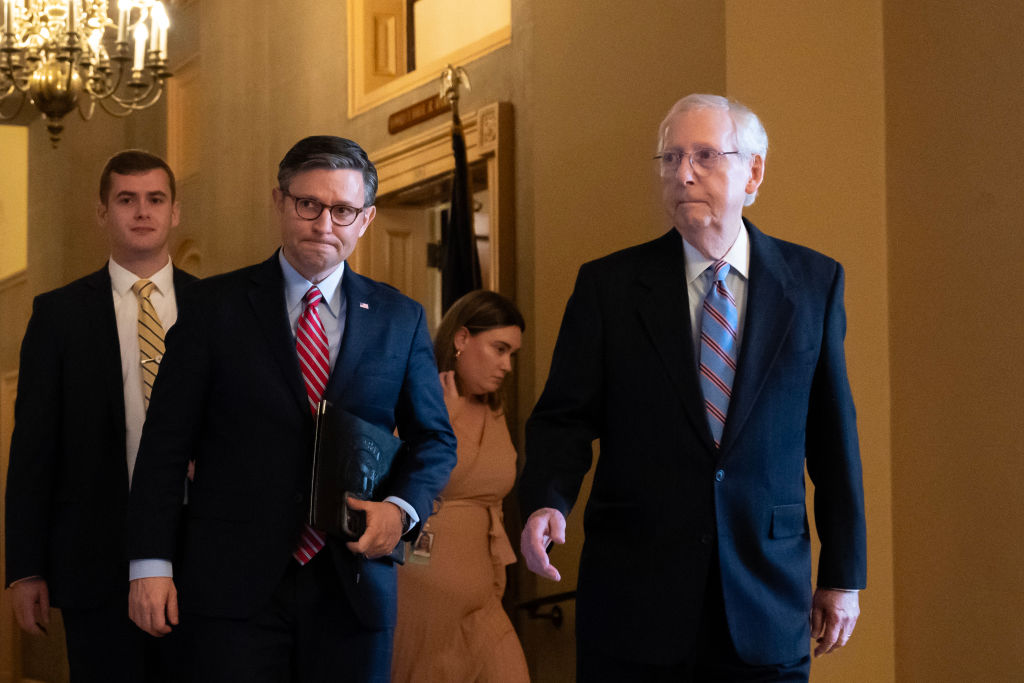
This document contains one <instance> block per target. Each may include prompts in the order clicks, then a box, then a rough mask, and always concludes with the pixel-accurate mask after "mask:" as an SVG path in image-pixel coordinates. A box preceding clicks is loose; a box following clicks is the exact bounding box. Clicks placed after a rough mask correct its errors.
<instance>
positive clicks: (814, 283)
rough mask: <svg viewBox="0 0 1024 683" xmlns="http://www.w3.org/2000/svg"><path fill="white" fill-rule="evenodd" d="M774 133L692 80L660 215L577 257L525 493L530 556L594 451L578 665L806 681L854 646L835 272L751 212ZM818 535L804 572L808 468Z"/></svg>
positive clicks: (839, 296)
mask: <svg viewBox="0 0 1024 683" xmlns="http://www.w3.org/2000/svg"><path fill="white" fill-rule="evenodd" d="M767 148H768V136H767V134H766V133H765V131H764V128H763V127H762V125H761V122H760V121H759V120H758V118H757V116H756V115H754V113H753V112H751V111H750V110H749V109H747V108H746V107H744V106H743V105H741V104H739V103H737V102H733V101H729V100H726V99H725V98H723V97H717V96H711V95H690V96H688V97H685V98H683V99H682V100H680V101H679V102H678V103H676V105H675V106H674V107H673V108H672V110H671V111H670V112H669V114H668V116H666V117H665V120H664V121H663V123H662V125H661V129H660V131H659V147H658V155H657V157H656V158H657V159H658V160H659V166H660V170H661V187H662V200H663V202H664V205H665V210H666V213H667V214H668V217H669V219H670V220H671V221H672V225H673V229H671V230H669V231H668V232H667V233H666V234H665V235H663V236H662V237H660V238H658V239H656V240H653V241H651V242H647V243H646V244H641V245H638V246H635V247H632V248H629V249H625V250H623V251H620V252H617V253H615V254H612V255H610V256H607V257H605V258H602V259H598V260H597V261H593V262H591V263H587V264H584V265H583V266H582V267H581V268H580V272H579V277H578V279H577V281H576V288H575V291H574V292H573V294H572V298H571V299H570V300H569V303H568V305H567V306H566V311H565V317H564V318H563V321H562V329H561V332H560V333H559V337H558V342H557V344H556V346H555V352H554V357H553V358H552V362H551V373H550V375H549V377H548V381H547V385H546V386H545V388H544V392H543V394H542V396H541V397H540V400H539V401H538V403H537V406H536V407H535V408H534V411H533V414H532V416H531V417H530V419H529V421H528V422H527V426H526V466H525V469H524V471H523V475H522V480H521V482H520V485H519V491H520V495H521V498H522V509H523V511H524V512H525V514H528V515H529V518H528V520H527V522H526V525H525V528H524V530H523V536H522V550H523V554H524V556H525V558H526V561H527V566H528V567H529V568H530V569H531V570H533V571H534V572H536V573H538V574H540V575H541V576H545V577H548V578H551V579H554V580H558V579H559V578H560V577H559V573H558V571H557V569H555V567H554V566H552V565H551V563H550V561H549V560H548V556H547V554H546V552H545V549H546V547H547V546H548V544H549V543H550V542H555V543H564V542H565V515H566V514H567V513H568V511H569V509H570V508H571V507H572V506H573V504H574V503H575V502H576V496H577V494H578V493H579V489H580V483H581V481H582V479H583V476H584V474H585V473H586V471H587V470H588V469H589V468H590V466H591V462H592V451H591V445H592V442H593V440H594V439H600V442H601V454H600V457H599V459H598V461H597V469H596V471H595V473H594V482H593V488H592V490H591V494H590V499H589V501H588V502H587V508H586V515H585V517H584V528H585V531H586V540H585V542H584V545H583V553H582V557H581V559H580V574H579V585H578V595H577V618H576V624H577V651H578V660H577V668H578V672H579V680H581V681H584V682H586V681H618V680H645V681H662V680H665V681H668V680H671V681H690V680H695V681H729V682H736V681H754V680H756V681H805V680H807V677H808V670H809V668H810V647H809V643H810V640H811V638H812V637H814V638H816V639H817V641H818V643H817V646H816V648H815V653H816V654H822V653H826V652H830V651H833V650H835V649H836V648H839V647H842V646H843V645H845V644H846V642H847V640H848V639H849V637H850V635H851V634H852V633H853V629H854V626H855V624H856V622H857V616H858V614H859V607H858V596H857V590H858V589H860V588H863V587H864V584H865V579H866V568H865V555H866V551H865V525H864V499H863V490H862V483H861V465H860V454H859V450H858V444H857V427H856V420H855V414H854V408H853V398H852V395H851V392H850V386H849V382H848V380H847V376H846V361H845V357H844V351H843V338H844V336H845V333H846V315H845V312H844V308H843V282H844V277H843V269H842V266H840V265H839V264H838V263H837V262H835V261H833V260H832V259H830V258H828V257H826V256H824V255H822V254H819V253H816V252H814V251H811V250H810V249H807V248H805V247H800V246H797V245H795V244H791V243H788V242H784V241H782V240H779V239H776V238H773V237H770V236H768V235H765V234H764V233H762V232H761V231H759V230H758V229H757V228H756V227H754V225H753V224H752V223H750V222H749V221H747V220H746V219H744V218H743V207H744V206H746V205H749V204H751V203H753V201H754V197H755V196H756V194H757V190H758V188H759V187H760V185H761V182H762V180H763V179H764V168H765V156H766V154H767ZM805 464H806V468H807V472H808V473H809V475H810V477H811V479H812V481H813V482H814V485H815V494H814V506H815V523H816V527H817V532H818V537H819V539H820V540H821V553H820V555H819V558H818V575H817V588H816V590H813V591H812V585H811V540H810V532H809V529H808V518H807V513H806V510H805V504H804V500H805V495H806V494H805V490H804V467H805Z"/></svg>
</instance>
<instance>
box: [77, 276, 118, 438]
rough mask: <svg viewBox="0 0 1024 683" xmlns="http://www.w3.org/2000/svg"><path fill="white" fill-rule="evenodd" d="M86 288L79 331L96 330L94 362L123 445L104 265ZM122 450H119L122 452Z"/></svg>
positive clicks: (112, 318)
mask: <svg viewBox="0 0 1024 683" xmlns="http://www.w3.org/2000/svg"><path fill="white" fill-rule="evenodd" d="M85 283H86V285H87V286H88V288H89V297H88V308H86V309H85V310H82V311H80V312H76V315H80V316H81V318H80V321H81V322H82V324H81V325H80V327H81V329H90V328H92V327H93V326H95V327H96V332H97V334H96V336H95V337H94V338H95V339H96V342H97V345H96V350H97V353H98V354H99V356H98V358H96V362H98V363H101V364H102V367H103V370H102V373H103V376H104V377H105V378H106V387H105V391H106V394H107V396H108V397H109V399H110V401H111V403H113V404H114V409H113V410H112V411H111V412H112V414H113V415H114V416H115V417H114V419H115V421H116V424H115V425H114V431H113V432H112V433H114V434H120V435H121V442H122V443H124V432H125V423H124V377H123V374H122V372H121V342H120V339H119V338H118V336H117V317H116V316H115V315H114V295H113V290H112V289H111V287H112V285H111V282H110V270H109V268H108V266H106V265H104V266H103V267H102V268H100V269H99V270H98V271H96V272H95V273H93V274H91V275H89V276H87V277H86V278H85ZM123 450H124V449H122V452H123Z"/></svg>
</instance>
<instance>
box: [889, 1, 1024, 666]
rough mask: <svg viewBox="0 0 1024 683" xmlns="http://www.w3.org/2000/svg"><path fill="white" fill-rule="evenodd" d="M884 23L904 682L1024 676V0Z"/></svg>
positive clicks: (901, 13)
mask: <svg viewBox="0 0 1024 683" xmlns="http://www.w3.org/2000/svg"><path fill="white" fill-rule="evenodd" d="M885 26H886V35H885V53H886V118H887V123H888V128H887V138H888V145H887V150H888V154H887V159H886V161H887V177H888V222H889V231H888V248H889V257H890V259H889V264H890V267H889V282H890V284H889V289H890V292H891V296H890V306H891V321H892V322H891V329H892V337H891V339H892V341H891V347H892V404H893V411H892V425H893V494H894V496H893V498H894V505H893V529H894V540H895V557H894V560H895V570H896V571H895V576H896V581H895V593H896V624H897V626H898V628H897V631H896V655H897V656H896V672H897V677H898V679H899V680H901V681H941V682H944V681H950V682H953V681H986V683H987V682H990V681H992V682H999V681H1019V680H1021V675H1022V674H1021V672H1022V671H1024V647H1021V645H1022V643H1024V622H1022V620H1021V617H1020V614H1021V610H1022V608H1024V573H1022V569H1021V567H1022V566H1024V544H1022V543H1021V540H1020V539H1021V528H1022V526H1024V511H1022V507H1021V504H1020V499H1021V487H1022V483H1024V440H1022V437H1024V430H1022V428H1021V424H1022V421H1021V408H1022V399H1021V386H1022V385H1024V355H1022V354H1021V352H1020V349H1021V344H1022V342H1024V322H1022V319H1021V314H1020V312H1021V311H1022V310H1024V288H1022V287H1021V284H1020V276H1021V272H1022V267H1021V266H1022V263H1024V240H1022V238H1021V235H1022V231H1021V228H1020V213H1021V209H1020V201H1019V194H1020V185H1021V173H1020V170H1019V169H1018V168H1017V164H1016V157H1017V156H1018V154H1019V151H1020V149H1021V148H1022V147H1024V126H1022V125H1021V112H1022V111H1024V90H1022V89H1021V74H1022V73H1024V45H1022V43H1021V41H1020V37H1019V33H1020V27H1021V26H1024V5H1022V4H1021V3H1010V2H1003V3H989V2H986V3H981V4H972V5H969V6H967V5H959V4H956V5H946V4H944V3H943V4H942V5H941V8H940V7H937V3H932V2H927V1H926V0H906V1H903V2H892V3H887V4H886V11H885Z"/></svg>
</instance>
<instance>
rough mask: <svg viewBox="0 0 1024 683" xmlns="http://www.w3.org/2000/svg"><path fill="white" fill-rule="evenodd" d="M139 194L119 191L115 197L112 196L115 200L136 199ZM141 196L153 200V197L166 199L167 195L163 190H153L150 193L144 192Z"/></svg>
mask: <svg viewBox="0 0 1024 683" xmlns="http://www.w3.org/2000/svg"><path fill="white" fill-rule="evenodd" d="M139 194H140V193H139V192H133V191H131V190H121V191H120V192H118V193H117V194H116V195H114V197H115V198H121V197H138V196H139ZM141 194H145V195H146V196H147V197H150V198H153V197H166V196H167V193H166V192H164V191H163V190H154V191H152V192H144V193H141Z"/></svg>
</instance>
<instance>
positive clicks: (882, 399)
mask: <svg viewBox="0 0 1024 683" xmlns="http://www.w3.org/2000/svg"><path fill="white" fill-rule="evenodd" d="M726 7H727V11H726V17H727V23H726V25H727V34H728V49H727V54H728V59H727V77H726V86H727V90H728V94H729V95H730V96H731V97H735V98H737V99H739V100H740V101H742V102H745V103H746V104H748V105H749V106H751V107H752V108H753V109H754V110H755V111H757V112H758V113H759V114H760V115H761V117H762V118H763V120H764V124H765V126H766V128H767V130H768V136H769V151H768V159H767V164H766V173H765V182H764V184H763V185H762V189H761V192H760V193H759V195H758V200H757V203H756V204H755V205H754V206H753V207H751V208H750V209H749V210H748V211H747V215H748V216H749V217H750V218H751V220H753V221H754V222H755V223H756V224H757V225H758V226H760V227H761V228H762V229H764V230H766V231H768V232H770V233H772V234H774V235H776V236H778V237H782V238H783V239H787V240H791V241H794V242H798V243H800V244H806V245H808V246H810V247H813V248H815V249H817V250H819V251H822V252H824V253H826V254H828V255H830V256H832V257H833V258H836V259H838V260H839V261H840V262H841V263H842V264H843V266H844V267H845V268H846V312H847V326H848V332H847V338H846V350H847V363H848V366H849V374H850V383H851V385H852V387H853V393H854V399H855V401H856V405H857V421H858V428H859V432H860V438H861V458H862V462H863V466H864V491H865V507H866V513H867V520H868V590H866V591H864V592H863V593H862V594H861V608H862V610H863V614H864V616H863V617H862V620H861V623H860V625H859V627H858V630H857V632H856V635H855V636H854V638H853V639H852V640H851V641H850V644H849V646H848V647H847V648H846V650H845V651H843V652H842V654H840V655H835V656H830V657H825V658H822V659H817V660H815V661H814V663H813V667H812V676H813V678H814V680H816V681H872V682H880V681H891V680H893V676H894V666H895V665H894V656H895V655H894V648H893V636H894V631H895V624H894V620H893V612H892V604H893V573H892V572H893V562H892V551H893V548H892V483H891V481H892V472H891V466H890V461H891V458H890V455H891V453H890V438H891V433H890V431H891V426H890V421H889V420H890V418H889V415H890V400H889V391H890V390H889V371H890V367H889V347H888V339H889V303H888V297H889V292H888V287H887V278H886V272H887V264H886V224H885V208H886V204H885V197H886V174H885V154H884V149H885V138H886V136H885V101H884V87H885V83H884V62H883V51H882V3H881V0H877V1H875V2H857V3H838V4H836V3H822V2H819V1H818V0H785V1H777V2H771V3H750V2H743V1H742V0H733V1H730V2H727V3H726ZM816 550H817V546H816V545H815V551H816Z"/></svg>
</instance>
